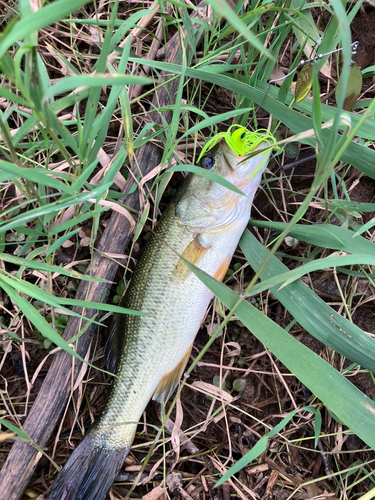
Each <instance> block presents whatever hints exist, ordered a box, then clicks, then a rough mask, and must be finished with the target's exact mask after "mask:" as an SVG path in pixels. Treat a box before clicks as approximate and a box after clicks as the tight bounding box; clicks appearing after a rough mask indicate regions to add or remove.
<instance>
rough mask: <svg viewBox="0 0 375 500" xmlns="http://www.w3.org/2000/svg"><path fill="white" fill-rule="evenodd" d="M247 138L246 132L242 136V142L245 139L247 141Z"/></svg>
mask: <svg viewBox="0 0 375 500" xmlns="http://www.w3.org/2000/svg"><path fill="white" fill-rule="evenodd" d="M245 137H246V132H243V133H242V134H241V139H242V140H244V139H245Z"/></svg>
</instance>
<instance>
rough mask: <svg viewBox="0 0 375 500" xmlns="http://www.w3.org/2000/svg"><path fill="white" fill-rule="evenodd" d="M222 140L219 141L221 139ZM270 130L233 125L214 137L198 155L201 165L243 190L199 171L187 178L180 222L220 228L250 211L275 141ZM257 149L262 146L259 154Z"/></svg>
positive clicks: (178, 211) (179, 204) (201, 226)
mask: <svg viewBox="0 0 375 500" xmlns="http://www.w3.org/2000/svg"><path fill="white" fill-rule="evenodd" d="M219 141H220V142H219ZM274 142H276V141H275V139H274V137H273V136H272V135H271V134H270V133H269V132H267V131H257V132H250V131H248V130H247V129H246V128H244V127H238V126H232V127H230V128H229V129H228V131H227V132H222V133H220V134H217V135H215V136H214V137H213V138H211V139H210V140H209V141H208V142H207V143H206V145H205V146H204V148H203V150H202V153H201V155H200V157H199V159H198V161H199V165H200V166H201V167H202V168H204V169H206V170H209V171H210V172H213V173H215V174H217V175H219V176H220V177H223V178H224V179H226V180H227V181H229V182H230V183H231V184H233V185H234V186H236V187H237V188H238V189H240V190H241V191H242V192H243V193H244V194H243V195H241V194H239V193H236V192H234V191H233V190H231V189H228V188H227V187H225V186H223V185H221V184H219V183H217V182H214V181H212V180H210V179H208V178H205V177H201V176H199V175H192V176H191V177H190V178H189V179H188V180H187V182H186V185H185V186H184V188H183V190H182V192H181V196H180V199H179V202H178V205H177V215H178V217H179V219H180V224H182V225H185V226H190V227H192V228H195V229H196V230H199V231H202V230H207V231H212V230H218V229H219V228H222V227H224V226H226V225H228V224H232V223H234V222H235V221H236V220H238V219H239V218H241V217H242V216H247V217H248V215H249V213H250V209H251V204H252V200H253V197H254V194H255V191H256V190H257V188H258V186H259V183H260V180H261V176H262V172H263V170H264V169H265V167H266V165H267V163H268V159H269V156H270V154H271V151H272V145H273V144H274ZM257 150H262V152H260V153H259V154H256V151H257Z"/></svg>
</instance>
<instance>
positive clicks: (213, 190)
mask: <svg viewBox="0 0 375 500" xmlns="http://www.w3.org/2000/svg"><path fill="white" fill-rule="evenodd" d="M270 152H271V150H270V149H269V150H268V151H266V152H263V153H261V154H259V155H257V156H254V157H252V158H251V159H250V160H246V159H245V160H244V159H243V158H241V157H239V156H238V155H237V154H235V153H234V152H233V151H232V149H231V148H230V147H229V146H228V144H227V143H226V142H225V141H223V140H222V141H221V142H220V143H219V144H218V145H217V146H215V148H214V149H213V150H211V151H209V152H208V153H207V154H206V156H204V157H203V159H202V161H201V164H202V165H204V166H206V165H209V166H210V167H211V168H210V170H211V171H213V172H214V173H216V174H219V175H220V176H222V177H223V178H225V179H226V180H228V181H229V182H231V183H232V184H233V185H234V186H236V187H237V188H239V189H240V190H241V191H242V192H243V193H244V195H241V194H239V193H237V192H234V191H233V190H230V189H228V188H227V187H223V186H222V185H220V184H218V183H216V182H213V181H211V180H209V179H207V178H205V177H201V176H198V175H194V174H193V175H189V176H188V178H187V179H186V181H185V182H184V184H183V186H182V188H181V189H180V191H179V192H178V194H177V196H176V197H175V199H174V200H173V201H172V202H171V203H170V205H169V206H168V208H167V209H166V210H165V212H164V214H163V216H162V218H161V219H160V221H159V223H158V224H157V226H156V229H155V233H154V234H152V236H151V237H150V239H149V240H148V242H147V244H146V246H145V248H144V251H143V253H142V256H141V258H140V260H139V262H138V264H137V266H136V269H135V272H134V274H133V277H132V279H131V282H130V285H129V287H128V290H127V291H126V294H125V297H124V299H123V301H122V305H123V306H124V307H127V308H129V309H133V310H139V311H142V312H144V313H146V316H133V315H118V316H117V317H116V318H115V320H114V322H113V324H112V327H111V328H110V332H109V338H108V341H107V345H106V348H105V357H106V359H107V365H108V367H109V369H110V370H111V371H114V370H116V377H115V379H114V382H113V386H112V388H111V392H110V396H109V399H108V402H107V405H106V407H105V409H104V411H103V414H102V415H101V417H100V418H99V420H98V422H97V423H96V424H95V425H94V427H93V428H92V430H90V432H89V433H88V434H87V436H86V437H85V438H84V439H83V441H82V443H81V444H80V445H79V446H78V447H77V448H76V450H75V451H74V452H73V454H72V455H71V457H70V458H69V460H68V462H67V463H66V465H65V467H64V469H63V470H62V471H61V473H60V474H59V476H58V478H57V480H56V481H55V483H54V485H53V486H52V490H51V493H50V496H49V497H48V498H49V500H57V499H58V500H93V499H95V500H103V499H104V498H105V496H106V494H107V493H108V490H109V489H110V487H111V485H112V483H113V481H114V479H115V477H116V475H117V473H118V471H119V469H120V468H121V466H122V464H123V461H124V459H125V457H126V455H127V454H128V452H129V450H130V447H131V445H132V442H133V439H134V435H135V431H136V427H137V423H138V422H139V420H140V418H141V416H142V413H143V411H144V409H145V407H146V405H147V403H148V402H149V400H150V399H151V398H153V399H155V400H157V401H159V402H165V401H166V400H167V399H168V397H169V396H170V394H171V393H172V392H173V390H174V389H175V387H176V385H177V384H178V381H179V379H180V377H181V375H182V373H183V371H184V369H185V366H186V363H187V361H188V359H189V356H190V352H191V348H192V345H193V342H194V338H195V336H196V333H197V331H198V329H199V327H200V325H201V322H202V320H203V318H204V315H205V313H206V310H207V308H208V306H209V303H210V301H211V299H212V297H213V293H212V292H211V291H210V290H209V289H208V288H207V287H206V286H205V285H204V284H203V283H202V282H201V281H200V280H199V279H198V278H197V276H196V275H195V274H194V273H193V272H192V271H190V269H189V268H188V267H187V266H186V265H185V264H184V262H183V260H182V259H181V257H183V258H184V259H186V260H188V261H189V262H191V263H192V264H194V265H195V266H197V267H198V268H199V269H201V270H203V271H205V272H206V273H208V274H209V275H210V276H213V277H215V278H216V279H218V280H219V281H221V280H222V279H223V277H224V276H225V274H226V271H227V269H228V267H229V264H230V261H231V258H232V256H233V253H234V251H235V249H236V247H237V244H238V241H239V239H240V237H241V235H242V233H243V231H244V229H245V227H246V225H247V223H248V220H249V217H250V210H251V205H252V201H253V197H254V194H255V192H256V190H257V188H258V186H259V183H260V180H261V176H262V172H263V170H264V168H265V165H266V164H267V162H268V158H269V155H270ZM211 164H212V165H211Z"/></svg>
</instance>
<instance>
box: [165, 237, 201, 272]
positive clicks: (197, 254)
mask: <svg viewBox="0 0 375 500" xmlns="http://www.w3.org/2000/svg"><path fill="white" fill-rule="evenodd" d="M209 248H210V247H209V246H207V247H204V246H202V245H201V244H200V241H199V235H198V236H197V237H196V238H195V239H194V240H193V241H192V242H191V243H189V245H188V246H187V247H186V248H185V250H184V251H183V253H182V255H181V257H183V258H184V259H185V260H187V261H189V262H190V263H191V264H194V265H197V263H198V261H199V260H200V259H201V258H202V257H203V255H204V254H205V253H206V252H207V250H208V249H209ZM190 273H191V271H190V269H189V268H188V267H187V265H186V264H185V263H184V261H183V260H182V259H178V261H177V264H176V267H175V268H174V269H173V273H172V276H173V277H174V278H177V279H179V280H184V279H186V278H187V277H188V276H189V274H190Z"/></svg>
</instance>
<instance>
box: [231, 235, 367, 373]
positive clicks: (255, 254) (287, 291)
mask: <svg viewBox="0 0 375 500" xmlns="http://www.w3.org/2000/svg"><path fill="white" fill-rule="evenodd" d="M240 245H241V249H242V251H243V252H244V254H245V257H246V259H247V260H248V262H249V263H250V265H251V266H252V267H253V269H254V270H255V271H257V270H258V269H259V268H260V266H261V265H262V263H263V261H264V260H265V259H266V257H267V256H268V254H269V252H268V250H266V249H265V248H264V247H263V245H261V244H260V243H259V242H258V241H257V239H256V238H255V237H254V236H253V235H252V234H251V233H250V231H247V230H246V231H245V232H244V234H243V236H242V238H241V241H240ZM372 255H375V253H374V254H372ZM372 255H368V256H366V257H365V258H364V259H363V260H371V259H372ZM347 257H349V259H348V261H349V262H350V261H351V260H355V257H354V256H352V255H351V256H347ZM337 258H338V259H341V257H337ZM319 260H325V261H327V260H328V261H329V258H328V259H319ZM332 260H333V261H335V260H336V259H335V258H334V257H333V258H332ZM339 261H340V260H339ZM318 262H319V261H318ZM316 264H317V263H316V262H311V263H309V264H306V266H308V268H311V269H313V268H314V267H315V266H316ZM302 267H303V268H305V266H302ZM292 273H293V272H290V271H289V272H288V268H287V267H286V266H284V264H282V263H281V262H280V261H279V260H278V259H277V258H276V257H272V258H271V260H270V261H269V262H268V264H267V267H266V269H265V270H264V271H263V272H262V274H261V279H262V280H267V281H268V284H269V285H270V286H271V288H270V290H271V292H272V293H273V294H274V295H275V297H276V298H277V299H278V300H279V301H280V302H281V303H282V304H283V306H284V307H285V308H286V309H287V310H288V311H289V312H290V313H291V315H292V316H293V317H294V318H295V319H296V321H297V322H298V323H299V324H300V325H301V326H302V328H304V329H305V330H307V331H308V332H309V333H310V334H311V335H313V336H314V337H315V338H317V339H318V340H320V341H321V342H323V343H324V344H326V345H328V346H329V347H331V348H332V349H334V350H336V351H338V352H339V353H340V354H342V355H343V356H345V357H347V358H349V359H350V360H352V361H355V362H356V363H358V364H359V365H361V366H363V367H366V368H368V369H369V370H371V371H374V370H375V341H374V340H373V339H372V338H371V337H370V336H368V335H366V334H365V333H364V332H363V331H362V330H361V329H360V328H358V327H357V326H356V325H354V324H353V323H351V322H350V321H348V320H347V319H345V318H344V317H343V316H341V315H340V314H338V313H337V312H336V311H335V310H334V309H332V308H331V307H329V306H328V305H327V304H326V303H325V302H324V301H323V300H322V299H320V298H319V297H318V296H317V295H316V294H315V293H314V292H313V291H312V290H310V289H309V288H308V287H307V286H306V285H305V284H304V283H302V282H301V281H297V282H294V283H291V284H289V285H288V286H285V287H284V288H281V289H280V288H279V289H278V287H275V286H273V280H275V281H278V282H279V283H280V281H284V278H286V277H287V276H288V275H289V276H293V277H297V276H298V269H297V273H295V274H294V273H293V274H292ZM256 287H257V288H256V289H255V291H256V290H257V289H258V290H260V289H262V285H256ZM254 288H255V287H254ZM267 288H268V286H267ZM253 291H254V289H252V290H251V293H252V292H253Z"/></svg>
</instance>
